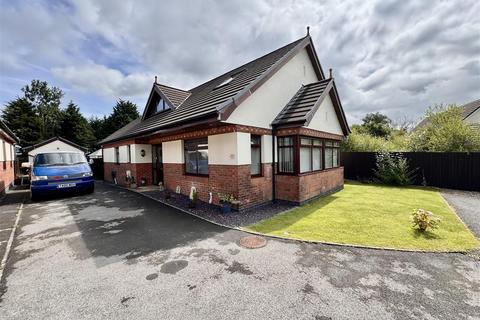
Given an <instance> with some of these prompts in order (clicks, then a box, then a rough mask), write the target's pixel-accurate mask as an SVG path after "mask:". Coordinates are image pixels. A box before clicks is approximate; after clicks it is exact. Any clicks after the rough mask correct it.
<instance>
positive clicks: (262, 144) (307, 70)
mask: <svg viewBox="0 0 480 320" xmlns="http://www.w3.org/2000/svg"><path fill="white" fill-rule="evenodd" d="M348 133H349V128H348V125H347V121H346V118H345V114H344V112H343V109H342V104H341V102H340V98H339V95H338V92H337V88H336V86H335V81H334V79H333V78H332V76H331V72H330V77H328V78H327V77H326V76H325V74H324V71H323V69H322V67H321V65H320V62H319V60H318V57H317V54H316V52H315V48H314V45H313V42H312V39H311V37H310V36H309V35H308V34H307V36H305V37H303V38H301V39H299V40H297V41H294V42H292V43H290V44H288V45H286V46H284V47H282V48H280V49H277V50H275V51H273V52H271V53H269V54H266V55H264V56H262V57H260V58H258V59H255V60H253V61H251V62H249V63H247V64H244V65H242V66H240V67H238V68H236V69H233V70H231V71H229V72H226V73H225V74H223V75H221V76H218V77H216V78H214V79H212V80H210V81H207V82H205V83H203V84H201V85H199V86H197V87H195V88H192V89H190V90H183V89H179V88H173V87H170V86H166V85H163V84H159V83H157V81H156V79H155V82H154V83H153V86H152V89H151V91H150V95H149V97H148V101H147V103H146V106H145V109H144V112H143V115H142V116H141V117H140V118H139V119H136V120H134V121H132V122H131V123H130V124H128V125H126V126H125V127H123V128H121V129H120V130H118V131H116V132H114V133H113V134H112V135H110V136H109V137H107V138H106V139H104V140H103V141H101V142H100V144H101V145H102V148H103V156H104V175H105V180H107V181H113V178H114V177H116V178H117V181H118V183H120V184H124V183H125V175H126V172H127V170H129V171H130V173H131V175H132V176H133V177H134V178H135V179H136V181H141V180H143V181H144V182H146V183H147V184H155V185H156V184H159V183H163V184H164V185H165V186H166V188H168V189H169V190H177V189H178V188H179V189H180V192H181V193H183V194H185V195H188V194H189V193H190V189H191V187H192V186H194V187H195V188H196V190H197V193H198V196H199V199H201V200H203V201H208V200H209V198H210V196H211V197H212V199H213V202H214V203H215V204H218V201H219V199H218V194H219V193H223V194H231V195H233V196H234V197H235V198H236V199H238V200H239V201H240V202H241V207H242V208H246V207H250V206H253V205H257V204H261V203H264V202H268V201H271V200H273V199H282V200H287V201H292V202H296V203H303V202H305V201H308V200H310V199H312V198H315V197H318V196H320V195H323V194H327V193H331V192H334V191H336V190H339V189H341V188H342V187H343V167H340V160H339V157H340V152H339V146H340V141H341V140H342V139H344V137H345V136H346V135H348ZM272 164H273V166H272ZM272 167H274V169H272Z"/></svg>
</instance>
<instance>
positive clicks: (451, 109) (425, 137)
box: [410, 105, 480, 152]
mask: <svg viewBox="0 0 480 320" xmlns="http://www.w3.org/2000/svg"><path fill="white" fill-rule="evenodd" d="M426 116H427V122H426V124H425V125H424V126H422V127H420V128H418V129H417V130H415V132H414V133H413V134H412V137H411V142H410V147H411V149H412V150H413V151H436V152H474V151H480V132H479V131H478V130H476V129H474V128H473V127H472V126H470V125H469V124H467V123H466V122H464V121H463V117H462V108H460V107H457V106H455V105H448V106H443V105H437V106H434V107H431V108H429V109H428V110H427V112H426Z"/></svg>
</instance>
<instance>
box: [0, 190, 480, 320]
mask: <svg viewBox="0 0 480 320" xmlns="http://www.w3.org/2000/svg"><path fill="white" fill-rule="evenodd" d="M0 212H3V211H2V207H1V206H0ZM0 219H3V218H2V215H1V214H0ZM244 235H245V233H242V232H239V231H235V230H228V229H225V228H222V227H218V226H215V225H212V224H210V223H207V222H204V221H202V220H199V219H197V218H194V217H191V216H189V215H186V214H183V213H181V212H177V211H176V210H173V209H171V208H169V207H165V206H164V205H161V204H159V203H157V202H155V201H153V200H150V199H147V198H144V197H142V196H141V195H137V194H134V193H130V192H128V191H122V190H119V189H116V188H112V187H109V186H104V185H102V184H99V185H97V190H96V192H95V193H94V194H92V195H87V196H78V197H73V198H63V199H53V200H49V201H45V202H38V203H26V204H25V205H24V210H23V214H22V216H21V220H20V229H18V230H17V236H16V240H15V241H14V246H13V251H12V253H11V256H10V259H9V261H8V264H7V268H6V279H4V281H3V283H2V286H3V291H4V293H3V295H2V297H1V299H2V301H1V303H0V313H1V318H2V319H34V318H35V319H52V318H54V319H103V318H107V319H210V318H211V319H323V320H325V319H411V318H416V319H479V318H478V316H479V315H480V261H479V260H478V257H477V258H476V257H474V256H473V255H472V256H469V255H463V254H422V253H408V252H394V251H381V250H368V249H355V248H346V247H338V246H327V245H313V244H305V243H299V242H286V241H278V240H269V242H268V244H267V246H266V247H264V248H261V249H253V250H249V249H244V248H241V247H239V246H238V245H237V243H238V240H239V239H240V238H241V237H242V236H244Z"/></svg>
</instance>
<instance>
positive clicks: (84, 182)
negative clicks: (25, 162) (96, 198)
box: [30, 151, 95, 200]
mask: <svg viewBox="0 0 480 320" xmlns="http://www.w3.org/2000/svg"><path fill="white" fill-rule="evenodd" d="M94 188H95V185H94V180H93V174H92V169H91V168H90V165H89V164H88V162H87V159H86V158H85V155H84V154H83V153H81V152H72V151H55V152H45V153H38V154H37V155H36V156H35V159H34V161H33V166H32V171H31V184H30V192H31V197H32V200H36V199H38V198H39V197H40V196H42V195H51V194H54V193H60V192H65V191H82V192H86V193H92V192H93V191H94Z"/></svg>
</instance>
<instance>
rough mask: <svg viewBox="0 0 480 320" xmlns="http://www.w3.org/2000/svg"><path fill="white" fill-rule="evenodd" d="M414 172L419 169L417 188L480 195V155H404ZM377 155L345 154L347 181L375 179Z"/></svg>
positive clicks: (344, 164) (413, 153) (426, 153)
mask: <svg viewBox="0 0 480 320" xmlns="http://www.w3.org/2000/svg"><path fill="white" fill-rule="evenodd" d="M401 154H403V155H404V156H405V157H406V158H407V159H408V162H409V165H410V168H411V169H417V171H416V176H415V181H414V184H416V185H421V184H422V181H424V180H425V181H426V183H427V185H428V186H434V187H440V188H449V189H459V190H475V191H480V152H474V153H463V152H448V153H447V152H402V153H401ZM375 155H376V153H375V152H342V154H341V164H342V165H343V166H344V168H345V169H344V170H345V178H346V179H354V180H355V179H372V178H373V177H374V174H373V169H375V168H376V165H375Z"/></svg>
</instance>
